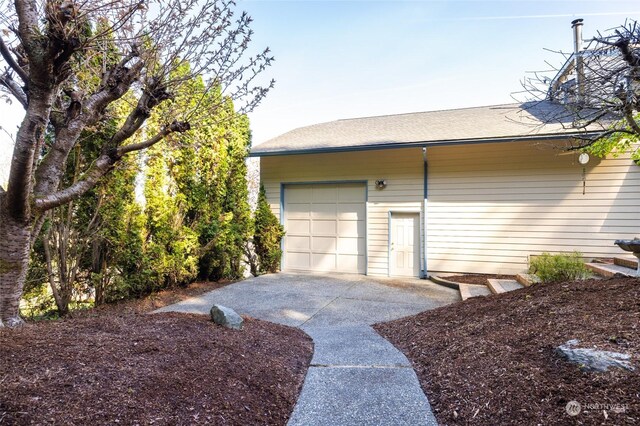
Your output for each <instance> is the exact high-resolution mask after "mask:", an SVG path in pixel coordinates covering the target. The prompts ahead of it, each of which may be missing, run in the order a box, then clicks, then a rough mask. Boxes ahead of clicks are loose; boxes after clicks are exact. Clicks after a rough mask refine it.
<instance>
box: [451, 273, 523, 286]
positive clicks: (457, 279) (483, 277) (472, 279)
mask: <svg viewBox="0 0 640 426" xmlns="http://www.w3.org/2000/svg"><path fill="white" fill-rule="evenodd" d="M442 278H444V279H445V280H447V281H453V282H454V283H464V284H481V285H487V284H489V282H488V281H487V279H488V278H495V279H498V280H515V279H516V277H515V275H491V274H465V275H450V276H447V277H442Z"/></svg>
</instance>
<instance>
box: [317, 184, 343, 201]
mask: <svg viewBox="0 0 640 426" xmlns="http://www.w3.org/2000/svg"><path fill="white" fill-rule="evenodd" d="M312 194H313V202H314V203H326V202H331V203H335V202H336V201H338V189H337V188H336V187H335V186H333V185H332V186H329V185H327V186H325V185H322V186H320V185H319V186H314V187H313V191H312Z"/></svg>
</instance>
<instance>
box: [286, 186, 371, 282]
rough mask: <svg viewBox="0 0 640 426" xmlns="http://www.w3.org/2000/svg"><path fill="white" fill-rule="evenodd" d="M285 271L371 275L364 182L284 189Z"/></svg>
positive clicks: (287, 187)
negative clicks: (369, 269)
mask: <svg viewBox="0 0 640 426" xmlns="http://www.w3.org/2000/svg"><path fill="white" fill-rule="evenodd" d="M283 195H284V200H283V201H284V202H283V207H284V223H285V229H286V230H287V233H286V235H285V237H284V256H283V260H284V262H283V269H285V270H291V271H314V272H344V273H356V274H364V273H366V255H365V253H366V238H365V235H366V218H365V217H366V186H365V184H364V183H339V184H287V185H285V186H284V194H283Z"/></svg>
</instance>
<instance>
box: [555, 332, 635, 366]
mask: <svg viewBox="0 0 640 426" xmlns="http://www.w3.org/2000/svg"><path fill="white" fill-rule="evenodd" d="M578 343H579V341H578V340H576V339H572V340H569V341H567V342H566V343H565V344H564V345H560V346H558V347H557V348H556V352H557V353H558V354H560V355H561V356H563V357H565V358H566V359H567V360H568V361H569V362H573V363H575V364H578V365H579V366H580V368H581V369H582V370H585V371H607V370H608V369H609V367H613V368H623V369H625V370H629V371H633V370H635V368H634V367H633V365H631V362H630V359H631V356H630V355H628V354H623V353H620V352H611V351H598V350H595V349H589V348H573V347H572V346H576V345H577V344H578Z"/></svg>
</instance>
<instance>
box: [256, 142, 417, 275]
mask: <svg viewBox="0 0 640 426" xmlns="http://www.w3.org/2000/svg"><path fill="white" fill-rule="evenodd" d="M423 164H424V163H423V159H422V150H421V148H404V149H393V150H380V151H361V152H344V153H330V154H307V155H285V156H277V157H262V158H261V160H260V176H261V179H262V183H263V184H264V187H265V190H266V192H267V199H268V200H269V203H270V205H271V209H272V211H273V212H274V213H275V214H276V216H278V217H279V218H280V213H281V212H280V209H281V199H280V197H281V184H283V183H297V182H315V183H323V182H327V183H328V182H331V183H338V182H340V181H366V182H367V203H366V226H367V232H366V244H367V245H366V247H367V253H366V255H367V262H366V263H367V274H369V275H385V276H386V275H388V238H389V225H388V222H389V212H390V211H392V210H393V211H417V212H420V211H421V209H422V206H423V200H424V173H423ZM378 179H384V180H386V181H387V187H386V188H385V189H383V190H379V189H376V186H375V181H376V180H378ZM285 268H286V265H285Z"/></svg>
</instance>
